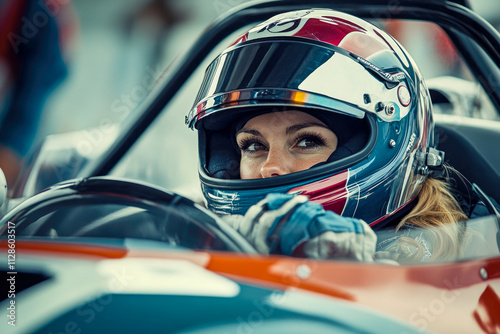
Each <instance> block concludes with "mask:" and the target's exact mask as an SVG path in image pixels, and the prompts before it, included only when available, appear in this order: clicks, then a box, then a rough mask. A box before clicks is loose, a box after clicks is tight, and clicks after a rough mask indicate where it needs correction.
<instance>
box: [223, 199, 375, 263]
mask: <svg viewBox="0 0 500 334" xmlns="http://www.w3.org/2000/svg"><path fill="white" fill-rule="evenodd" d="M232 225H233V227H234V228H235V229H236V230H237V231H238V232H240V233H241V234H242V235H243V236H244V237H245V238H246V239H247V240H248V241H249V242H250V243H251V244H253V245H254V246H255V248H256V249H257V250H258V251H259V252H261V253H263V254H284V255H294V256H306V257H308V258H315V259H333V258H337V259H339V258H340V259H342V258H343V259H355V260H358V261H373V254H374V253H375V245H376V241H377V237H376V235H375V233H374V232H373V230H372V229H371V228H370V226H368V225H367V224H366V223H365V222H364V221H362V220H360V219H356V218H347V217H342V216H339V215H338V214H336V213H334V212H332V211H326V210H324V209H323V207H322V206H321V205H319V204H317V203H313V202H309V201H308V198H307V197H306V196H300V195H299V196H294V195H288V194H269V195H267V197H266V198H265V199H263V200H262V201H260V202H259V203H257V204H256V205H254V206H252V207H250V209H249V210H248V211H247V213H246V214H245V216H243V218H242V219H240V220H239V221H238V222H237V223H236V222H235V221H234V220H233V223H232Z"/></svg>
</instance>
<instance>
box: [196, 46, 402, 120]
mask: <svg viewBox="0 0 500 334" xmlns="http://www.w3.org/2000/svg"><path fill="white" fill-rule="evenodd" d="M381 52H387V51H381ZM402 79H404V75H403V76H402V75H397V76H396V75H391V74H389V73H386V72H384V71H382V70H381V69H379V68H378V67H377V66H375V65H374V64H372V63H371V62H369V61H368V60H366V59H363V58H361V57H359V56H357V55H355V54H353V53H350V52H348V51H346V50H344V49H342V48H339V47H336V46H334V45H329V44H325V43H322V42H314V41H309V40H304V41H297V39H294V40H293V41H291V40H287V39H279V40H269V39H266V40H256V41H251V42H248V43H242V44H239V45H237V46H236V47H234V48H230V49H228V50H227V51H226V52H224V53H223V54H221V55H220V56H219V57H218V58H216V59H215V60H214V61H213V62H212V63H211V65H210V66H209V67H208V68H207V71H206V73H205V78H204V80H203V83H202V86H201V88H200V91H199V93H198V96H197V98H196V101H195V104H194V107H193V108H192V109H191V111H190V112H189V115H188V117H187V119H186V122H187V123H188V125H189V126H190V127H195V126H196V124H195V123H196V122H197V121H198V120H200V119H202V118H204V117H205V116H207V115H210V114H212V113H214V112H217V111H218V110H220V109H225V108H228V107H231V108H234V107H243V106H247V107H248V106H270V107H272V106H277V105H280V106H283V105H288V106H297V107H312V108H320V109H325V110H329V111H331V110H335V111H336V112H339V113H342V114H346V115H349V116H353V117H356V118H363V117H364V113H365V112H374V113H376V112H377V111H380V108H379V107H378V106H380V104H379V102H382V103H384V104H386V103H390V102H392V101H397V94H398V93H397V91H398V89H394V88H395V87H396V86H398V85H400V84H403V83H402V81H403V80H402ZM395 105H396V110H393V111H394V112H393V113H392V114H391V117H390V121H394V120H399V119H400V117H402V116H403V113H404V112H405V111H404V110H400V109H401V108H400V106H397V104H395ZM408 107H409V106H407V107H402V109H406V108H408ZM377 108H378V109H377ZM379 114H383V113H379Z"/></svg>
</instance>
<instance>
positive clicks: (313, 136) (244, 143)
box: [238, 132, 326, 153]
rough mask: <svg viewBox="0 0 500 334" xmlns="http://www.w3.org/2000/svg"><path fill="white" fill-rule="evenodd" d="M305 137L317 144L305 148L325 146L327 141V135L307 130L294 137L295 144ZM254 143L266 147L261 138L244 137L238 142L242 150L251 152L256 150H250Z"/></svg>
mask: <svg viewBox="0 0 500 334" xmlns="http://www.w3.org/2000/svg"><path fill="white" fill-rule="evenodd" d="M304 139H309V140H311V141H312V142H314V143H315V145H314V146H313V147H305V148H303V149H309V148H315V147H318V146H324V145H325V143H326V139H325V137H323V136H322V135H321V134H319V133H313V132H306V133H301V134H300V135H299V136H298V137H297V138H295V139H294V141H293V143H294V144H293V146H296V145H298V144H299V143H300V142H301V141H302V140H304ZM252 144H258V145H262V146H264V147H265V145H264V144H262V143H261V142H260V141H259V140H257V139H255V138H247V139H243V140H241V141H240V142H239V143H238V146H239V148H240V150H242V151H244V152H251V153H253V152H255V151H248V148H249V147H250V145H252Z"/></svg>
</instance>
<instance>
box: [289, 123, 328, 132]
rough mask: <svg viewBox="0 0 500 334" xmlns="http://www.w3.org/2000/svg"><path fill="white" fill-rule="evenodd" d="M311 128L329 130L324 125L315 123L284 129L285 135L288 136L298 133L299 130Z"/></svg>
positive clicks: (295, 125)
mask: <svg viewBox="0 0 500 334" xmlns="http://www.w3.org/2000/svg"><path fill="white" fill-rule="evenodd" d="M313 126H320V127H322V128H325V129H328V130H330V128H329V127H327V126H326V125H324V124H321V123H317V122H308V123H300V124H294V125H292V126H289V127H288V128H286V134H287V135H288V134H290V133H292V132H297V131H299V130H301V129H304V128H310V127H313Z"/></svg>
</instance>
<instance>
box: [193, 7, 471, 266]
mask: <svg viewBox="0 0 500 334" xmlns="http://www.w3.org/2000/svg"><path fill="white" fill-rule="evenodd" d="M186 120H187V123H188V125H189V126H190V127H191V128H196V129H197V130H198V132H199V150H200V152H199V154H200V162H201V166H200V179H201V183H202V190H203V193H204V195H205V198H206V201H207V205H208V207H209V209H211V210H213V211H214V212H216V213H218V214H221V215H231V217H233V218H234V217H240V218H239V219H238V221H237V222H236V223H233V225H234V226H235V228H236V229H238V230H239V231H240V232H241V233H242V234H243V235H244V236H246V237H247V238H248V239H249V240H250V241H251V242H252V243H253V244H254V245H255V246H256V248H257V249H258V250H259V251H261V252H263V253H280V254H286V255H296V256H308V257H313V258H339V257H340V258H352V259H358V260H363V261H369V260H372V259H373V257H374V253H375V251H376V250H377V251H378V252H377V254H378V256H379V257H380V256H390V257H392V258H396V259H398V258H399V259H400V258H410V259H415V260H426V259H438V258H447V257H449V256H452V255H453V254H454V253H455V250H456V249H457V248H458V247H459V240H460V238H459V227H458V226H459V225H458V224H454V223H455V222H458V221H461V220H465V219H467V215H465V214H464V212H463V210H462V209H461V208H460V205H459V204H458V203H457V200H456V199H455V198H454V196H453V195H452V193H451V192H450V190H449V189H448V186H447V183H446V182H444V181H443V180H439V178H441V179H444V178H443V176H442V175H443V174H444V173H443V159H444V154H443V152H440V151H438V150H436V149H435V139H434V123H433V119H432V113H431V102H430V97H429V92H428V90H427V88H426V86H425V84H424V81H423V79H422V77H421V74H420V72H419V71H418V69H417V67H416V65H415V63H414V62H413V60H412V59H411V57H410V56H409V55H408V54H407V52H406V51H405V50H404V49H403V47H402V46H401V45H400V44H399V43H398V42H397V41H395V40H394V39H393V38H392V37H391V36H389V35H388V34H386V33H385V32H384V31H382V30H380V29H378V28H376V27H375V26H373V25H371V24H370V23H368V22H366V21H363V20H361V19H359V18H356V17H353V16H351V15H347V14H345V13H340V12H336V11H332V10H322V9H318V10H303V11H297V12H290V13H284V14H281V15H278V16H275V17H273V18H271V19H269V20H268V21H266V22H264V23H262V24H259V25H257V26H256V27H254V28H252V29H250V30H249V31H248V32H247V33H245V34H244V35H243V36H241V37H240V38H239V39H238V40H237V41H236V42H235V43H233V44H232V45H231V46H230V47H229V48H228V49H226V50H225V51H224V52H222V53H221V54H220V55H219V56H218V57H217V58H216V59H215V60H214V61H213V62H212V64H211V65H210V66H209V67H208V69H207V71H206V75H205V78H204V81H203V83H202V86H201V88H200V91H199V93H198V96H197V98H196V101H195V104H194V107H193V108H192V110H191V111H190V113H189V115H188V117H187V119H186ZM231 220H233V219H231ZM387 226H390V227H393V228H394V230H396V231H399V232H400V233H398V234H397V235H396V236H395V237H391V238H385V239H383V240H380V239H379V240H378V245H377V246H375V245H376V237H375V234H374V232H373V230H379V229H381V228H382V227H387ZM434 226H435V227H440V229H439V231H435V230H432V229H428V230H425V231H422V230H421V229H419V228H424V227H434ZM376 247H377V249H376Z"/></svg>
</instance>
